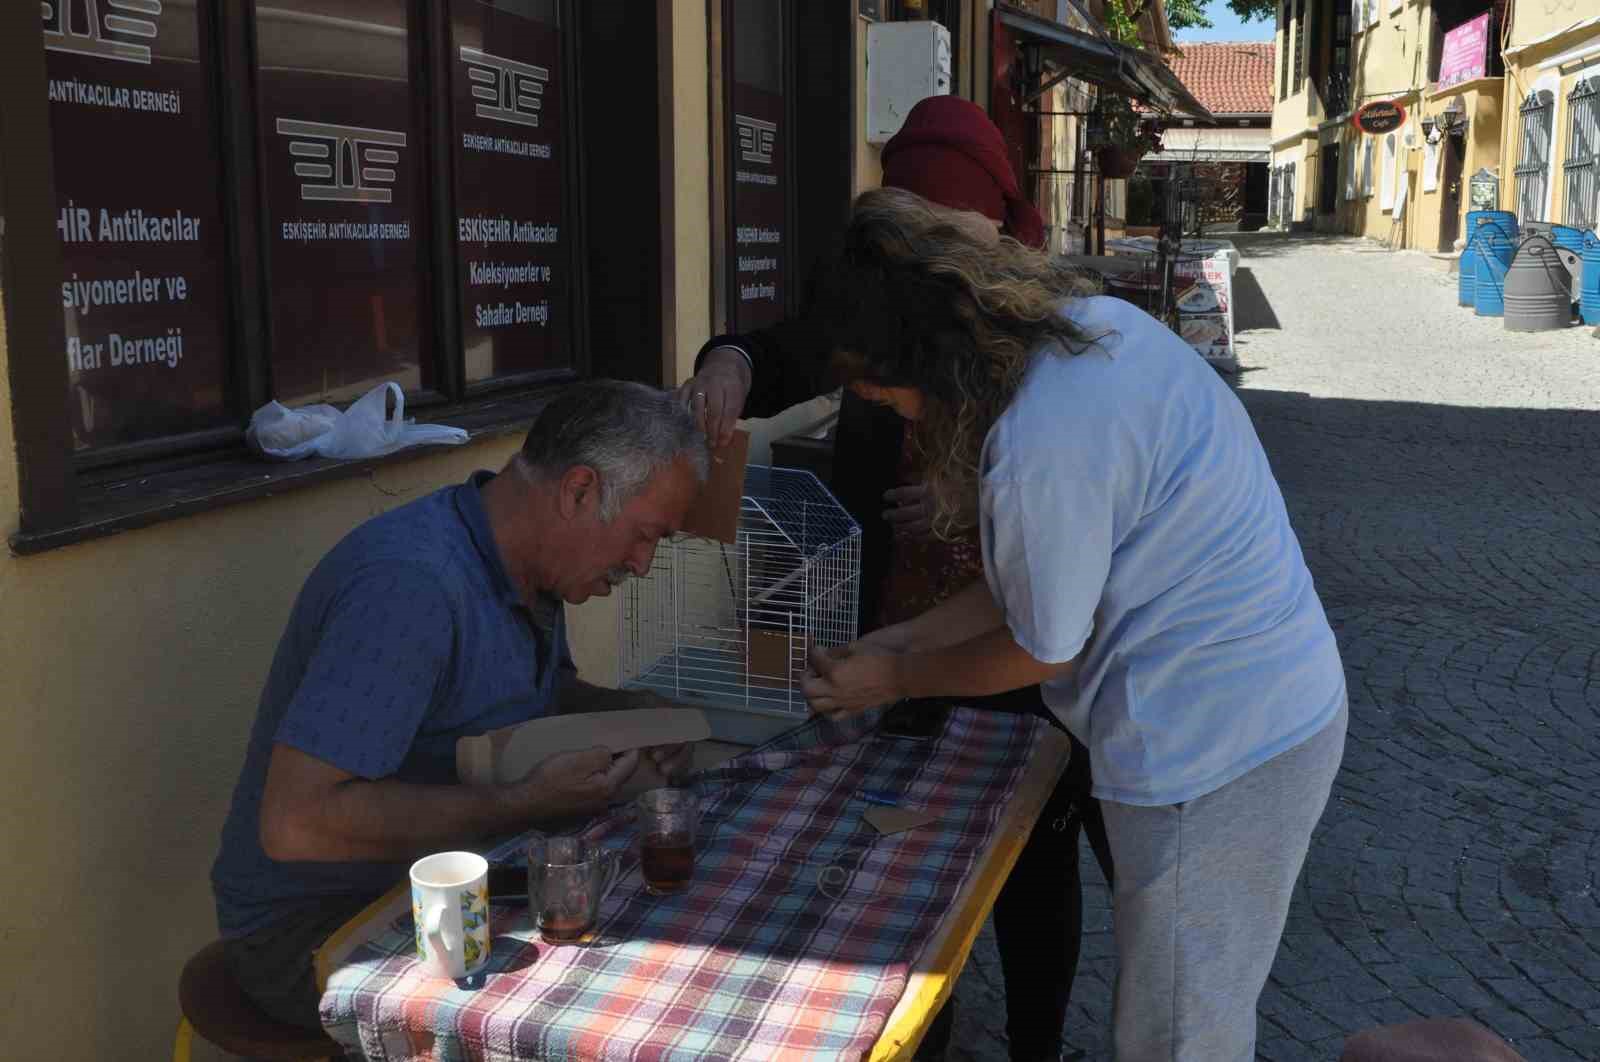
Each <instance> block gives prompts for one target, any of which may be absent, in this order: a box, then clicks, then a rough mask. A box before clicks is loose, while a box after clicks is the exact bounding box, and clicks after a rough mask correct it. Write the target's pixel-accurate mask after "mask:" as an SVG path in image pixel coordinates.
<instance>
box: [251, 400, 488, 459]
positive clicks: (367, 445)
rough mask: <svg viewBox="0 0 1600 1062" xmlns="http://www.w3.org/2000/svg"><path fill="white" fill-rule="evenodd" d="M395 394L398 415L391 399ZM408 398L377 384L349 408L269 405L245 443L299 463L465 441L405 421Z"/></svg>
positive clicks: (438, 427) (454, 433) (456, 432)
mask: <svg viewBox="0 0 1600 1062" xmlns="http://www.w3.org/2000/svg"><path fill="white" fill-rule="evenodd" d="M390 395H393V396H394V415H393V416H389V415H388V413H387V410H388V398H389V396H390ZM405 413H406V397H405V392H404V391H402V390H400V385H399V384H397V383H386V384H379V385H378V386H377V387H374V388H373V389H372V390H370V391H368V392H367V393H366V394H364V395H362V396H361V397H360V399H358V400H357V401H356V402H355V403H353V404H352V405H351V406H350V408H349V409H346V410H344V411H343V412H341V411H340V410H339V409H337V408H336V407H334V406H322V405H319V406H304V407H302V408H300V409H289V408H288V407H287V406H284V405H283V404H282V403H279V402H268V403H267V404H266V405H264V406H262V407H261V408H260V409H258V410H256V411H255V414H254V415H253V416H251V418H250V427H249V429H248V430H247V431H246V432H245V441H246V442H247V443H249V445H250V448H251V449H252V450H254V451H255V452H256V453H258V454H261V455H262V456H263V457H270V458H273V459H275V460H279V461H299V460H301V459H303V458H307V457H343V458H351V457H380V456H382V455H383V454H390V453H394V452H395V451H396V450H401V449H404V448H405V447H407V446H421V445H424V444H441V443H442V444H447V445H455V444H457V443H464V442H466V441H467V433H466V432H465V431H463V430H461V429H460V428H447V427H445V426H444V425H442V424H417V423H414V422H412V421H408V420H406V419H405Z"/></svg>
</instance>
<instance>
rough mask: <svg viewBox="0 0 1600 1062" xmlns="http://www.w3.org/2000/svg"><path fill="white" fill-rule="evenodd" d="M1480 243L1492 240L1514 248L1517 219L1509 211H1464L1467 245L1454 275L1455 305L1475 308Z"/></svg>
mask: <svg viewBox="0 0 1600 1062" xmlns="http://www.w3.org/2000/svg"><path fill="white" fill-rule="evenodd" d="M1483 239H1494V240H1496V241H1500V242H1504V243H1505V244H1506V245H1507V246H1509V247H1515V246H1516V242H1517V215H1515V214H1513V213H1512V212H1511V211H1509V210H1469V211H1467V242H1466V246H1465V247H1464V248H1463V249H1462V251H1461V261H1460V262H1458V263H1457V269H1458V272H1457V274H1456V302H1457V303H1458V304H1459V305H1462V306H1476V305H1477V298H1476V291H1475V289H1476V287H1477V283H1478V243H1479V242H1480V241H1481V240H1483ZM1507 261H1508V262H1509V261H1510V260H1509V259H1507ZM1502 272H1503V271H1502Z"/></svg>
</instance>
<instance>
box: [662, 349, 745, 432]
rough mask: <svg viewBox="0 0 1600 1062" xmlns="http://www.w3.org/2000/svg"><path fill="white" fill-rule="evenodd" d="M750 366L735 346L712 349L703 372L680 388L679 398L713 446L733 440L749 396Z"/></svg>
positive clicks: (705, 359) (703, 360)
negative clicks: (734, 430)
mask: <svg viewBox="0 0 1600 1062" xmlns="http://www.w3.org/2000/svg"><path fill="white" fill-rule="evenodd" d="M750 383H751V380H750V363H749V362H747V361H745V358H744V355H743V354H741V353H739V352H738V351H737V350H735V349H734V348H732V347H713V348H712V349H711V350H708V351H706V356H705V357H704V358H701V359H700V371H699V372H697V373H695V374H694V375H693V376H691V377H690V378H689V380H688V382H686V383H685V384H684V385H683V386H682V387H680V388H678V398H679V399H680V400H681V401H682V402H683V403H684V405H686V406H688V407H689V412H691V413H693V414H694V418H695V423H697V424H698V425H699V426H700V429H701V430H702V431H704V432H705V433H706V441H707V442H709V443H711V445H713V446H726V445H728V443H729V442H731V441H732V440H733V428H734V425H735V424H737V423H738V420H739V414H740V413H742V412H743V411H744V400H745V399H746V398H748V397H749V395H750Z"/></svg>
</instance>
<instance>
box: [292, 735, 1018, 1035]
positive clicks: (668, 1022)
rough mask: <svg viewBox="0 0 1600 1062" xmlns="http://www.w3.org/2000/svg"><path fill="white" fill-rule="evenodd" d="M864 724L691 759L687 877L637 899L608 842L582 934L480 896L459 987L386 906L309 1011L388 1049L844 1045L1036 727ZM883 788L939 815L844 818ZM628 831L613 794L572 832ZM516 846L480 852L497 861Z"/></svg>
mask: <svg viewBox="0 0 1600 1062" xmlns="http://www.w3.org/2000/svg"><path fill="white" fill-rule="evenodd" d="M876 723H877V720H876V717H875V716H874V715H872V714H871V713H868V714H866V715H862V716H857V717H855V718H854V719H853V720H850V721H846V722H843V723H834V722H830V721H827V720H823V719H820V718H816V719H813V720H811V721H810V722H808V723H806V724H804V725H802V726H800V727H798V728H796V729H795V730H792V731H790V732H788V733H786V734H784V735H782V736H780V737H779V738H777V739H775V740H774V741H772V742H770V743H768V744H767V745H764V746H762V747H760V748H758V749H755V750H752V751H750V752H747V753H745V754H743V755H740V756H738V757H735V758H734V759H732V760H730V761H728V762H727V763H726V764H724V765H723V766H721V767H719V768H716V769H714V770H711V771H708V772H704V773H702V774H701V775H699V776H698V777H697V781H696V786H697V787H698V789H699V791H700V794H701V802H702V803H701V811H702V814H701V823H700V834H699V837H698V838H697V851H698V859H697V862H696V865H695V876H694V881H693V884H692V885H691V886H690V888H689V889H688V890H687V891H686V892H684V893H682V894H679V895H677V896H672V897H654V896H651V895H650V894H649V893H647V892H646V891H645V890H644V886H643V883H642V882H641V880H640V877H639V874H638V871H637V867H636V856H635V857H627V861H626V863H625V867H624V870H623V872H622V875H621V877H620V879H619V882H618V884H617V886H616V888H614V889H613V890H612V892H611V894H610V896H609V897H607V899H606V901H605V903H604V904H603V906H602V908H601V912H600V920H599V923H598V927H597V932H596V935H595V937H594V939H593V940H592V941H591V942H589V943H587V944H583V945H569V946H553V945H550V944H546V943H544V942H543V941H542V940H540V938H539V935H538V931H537V929H535V928H534V927H533V926H532V925H531V924H530V921H529V913H528V911H527V909H526V907H517V906H507V907H504V908H501V907H498V906H496V907H494V908H493V909H492V910H491V912H490V916H491V926H492V929H493V940H492V944H491V953H492V958H491V961H490V965H489V967H488V971H487V973H486V975H480V977H479V978H477V979H475V980H474V982H473V983H472V984H471V985H468V984H466V983H461V984H458V983H455V982H451V981H445V980H439V979H436V978H430V977H428V976H427V975H426V974H425V973H424V972H423V969H422V967H421V965H420V964H419V963H418V962H417V961H416V953H415V944H414V939H415V938H414V931H413V926H412V921H411V917H410V915H409V914H405V915H402V916H400V917H398V918H395V919H394V920H392V921H390V922H387V923H386V924H385V925H384V926H383V927H382V928H381V931H379V932H377V933H376V934H375V935H374V936H373V937H372V939H370V940H368V941H367V942H365V943H363V944H361V945H360V946H358V947H357V948H356V949H355V950H354V951H353V952H352V953H351V954H350V956H349V958H348V959H347V961H346V962H344V963H343V964H342V965H341V966H340V967H339V968H338V969H336V970H335V971H333V973H332V974H331V975H330V977H329V980H328V985H327V991H326V993H325V994H324V996H323V999H322V1021H323V1024H324V1025H325V1026H326V1027H327V1030H328V1032H329V1034H330V1035H332V1036H333V1037H334V1038H335V1039H337V1040H338V1041H339V1042H340V1043H342V1044H345V1045H346V1046H347V1047H349V1048H350V1049H352V1051H359V1052H361V1053H363V1054H364V1055H365V1056H366V1057H367V1058H369V1059H374V1060H392V1062H398V1060H408V1059H430V1060H440V1062H445V1060H456V1059H462V1060H465V1059H490V1060H495V1062H509V1060H520V1059H547V1060H554V1059H563V1060H564V1059H574V1060H577V1059H583V1060H590V1059H617V1060H622V1059H628V1060H638V1062H658V1060H659V1062H668V1060H683V1059H802V1058H805V1059H813V1058H815V1059H832V1058H860V1057H862V1056H864V1055H865V1054H866V1053H867V1052H868V1051H870V1049H871V1048H872V1045H873V1043H874V1042H875V1041H876V1040H877V1038H878V1036H879V1034H880V1033H881V1032H882V1031H883V1028H884V1023H885V1022H886V1021H887V1019H888V1017H889V1014H890V1012H891V1011H893V1010H894V1008H895V1005H896V1003H897V1002H898V1001H899V999H900V996H901V994H902V993H903V992H904V990H905V987H906V981H907V977H908V974H909V971H910V968H911V966H912V964H913V963H914V962H915V961H916V960H917V958H918V957H919V955H920V954H921V952H922V949H923V947H924V946H925V945H926V944H927V942H928V940H929V939H930V938H931V937H932V935H933V934H934V932H935V931H936V929H937V927H938V924H939V921H940V919H941V917H942V916H943V915H944V914H945V912H946V910H947V909H948V907H949V905H950V903H951V902H952V901H953V899H954V898H955V897H956V895H957V893H958V892H959V891H960V889H961V887H962V884H963V882H964V880H965V878H966V876H967V874H968V872H969V871H970V870H971V868H972V866H973V864H974V862H975V860H976V859H977V857H978V855H979V854H980V853H981V852H982V851H983V849H984V848H985V846H986V844H987V842H988V841H989V840H990V839H991V837H992V836H993V834H994V831H995V829H996V827H997V824H998V822H999V820H1000V818H1001V814H1002V812H1003V811H1004V809H1005V806H1006V803H1007V801H1008V799H1009V798H1010V796H1011V794H1012V792H1013V791H1014V789H1015V787H1016V785H1017V783H1018V780H1019V778H1020V777H1021V775H1022V773H1023V769H1024V767H1025V765H1026V764H1027V761H1028V757H1029V755H1030V754H1031V751H1032V749H1033V746H1034V741H1033V739H1034V735H1035V730H1036V728H1037V727H1040V726H1042V725H1043V724H1042V723H1039V722H1037V721H1036V720H1034V719H1032V718H1030V717H1025V716H1015V715H1006V714H1000V713H994V712H977V711H973V710H971V709H957V710H956V711H954V712H952V713H951V715H950V719H949V722H948V724H947V726H946V728H945V730H944V733H943V734H942V736H940V737H939V738H938V739H937V740H935V741H908V740H905V739H893V738H885V737H880V736H878V735H877V734H876V733H875V728H876ZM863 794H866V798H864V797H863ZM884 796H888V797H890V798H892V799H894V800H895V801H896V802H897V803H898V804H899V805H900V806H902V807H908V808H918V809H925V810H927V811H929V812H932V813H934V814H936V815H937V816H938V819H937V821H936V822H935V823H934V824H932V825H929V826H923V827H918V828H916V829H912V830H908V831H906V832H903V833H899V834H891V835H880V834H878V832H877V830H876V829H875V828H874V827H872V826H871V825H870V824H869V823H867V822H866V821H865V820H864V819H863V818H862V814H863V812H865V811H866V810H868V809H869V808H870V807H872V806H873V803H874V802H876V801H878V800H881V799H882V797H884ZM634 829H635V827H634V825H633V821H632V815H631V813H630V812H629V811H628V810H627V809H618V810H615V811H613V812H612V813H611V814H610V815H608V816H606V817H604V818H601V819H600V820H598V821H597V822H595V823H594V824H593V825H591V826H590V828H589V829H588V831H587V832H588V834H589V835H590V836H591V838H592V839H594V840H597V841H599V842H600V843H602V844H605V845H607V846H618V847H625V846H630V845H631V842H632V840H633V832H634ZM523 843H524V839H523V838H515V839H512V840H511V841H509V842H507V843H505V844H503V845H500V846H499V847H497V848H495V849H494V850H492V851H490V852H488V853H487V854H488V856H489V858H490V861H491V862H515V861H517V860H518V859H519V858H520V853H521V848H522V844H523Z"/></svg>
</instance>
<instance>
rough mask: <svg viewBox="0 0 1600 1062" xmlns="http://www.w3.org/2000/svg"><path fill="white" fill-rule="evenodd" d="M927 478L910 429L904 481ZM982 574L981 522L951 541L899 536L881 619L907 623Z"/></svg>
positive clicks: (902, 472)
mask: <svg viewBox="0 0 1600 1062" xmlns="http://www.w3.org/2000/svg"><path fill="white" fill-rule="evenodd" d="M923 478H924V477H923V467H922V461H921V460H920V459H919V458H918V456H917V452H916V446H915V444H914V443H913V442H912V440H911V433H910V432H906V435H905V442H904V444H903V445H902V446H901V449H900V482H901V483H921V482H922V481H923ZM981 578H983V548H982V545H981V543H980V542H979V539H978V529H977V528H976V527H971V528H967V529H965V530H963V531H962V532H961V533H960V534H958V535H957V536H956V537H955V538H954V539H952V540H951V541H949V542H946V541H944V540H942V539H938V538H931V537H930V538H907V537H904V536H900V537H896V538H895V539H894V541H893V543H892V544H891V545H890V547H889V570H888V572H887V573H886V574H885V575H884V577H883V594H882V598H881V600H882V602H883V604H882V606H881V607H880V608H879V610H878V611H879V615H878V620H879V622H880V623H882V624H883V625H884V626H888V625H890V624H893V623H903V622H905V621H906V620H908V619H911V618H913V617H915V616H920V615H921V614H922V613H924V612H926V611H928V610H929V609H930V608H933V607H934V606H935V605H937V604H940V603H941V602H943V601H945V600H947V599H948V598H949V597H951V596H952V595H953V594H955V593H956V592H958V591H960V590H965V589H966V588H967V587H968V586H970V585H972V583H974V582H976V581H977V580H978V579H981Z"/></svg>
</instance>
